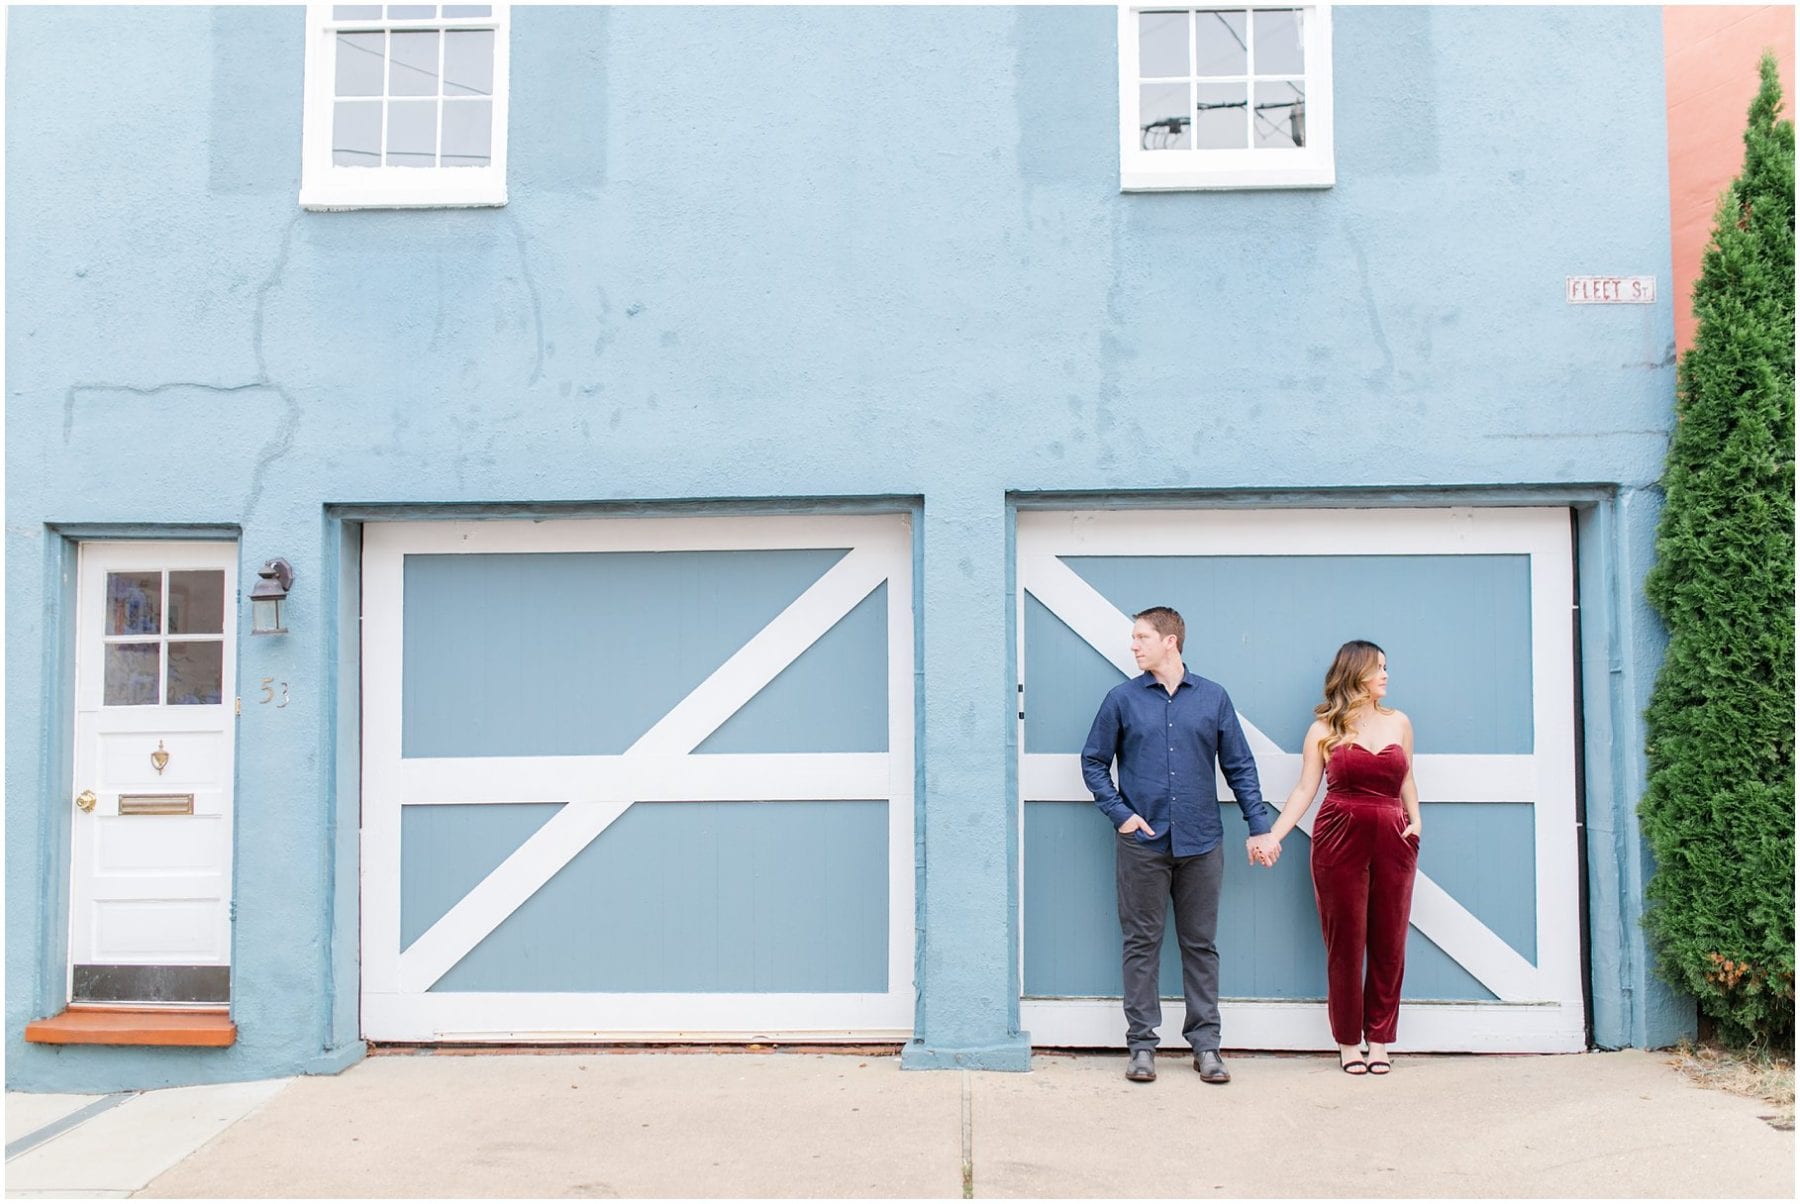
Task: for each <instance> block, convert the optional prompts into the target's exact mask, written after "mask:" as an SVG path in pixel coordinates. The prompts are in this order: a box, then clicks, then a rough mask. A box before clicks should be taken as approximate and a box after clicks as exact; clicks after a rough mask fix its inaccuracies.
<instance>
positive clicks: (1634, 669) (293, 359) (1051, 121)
mask: <svg viewBox="0 0 1800 1204" xmlns="http://www.w3.org/2000/svg"><path fill="white" fill-rule="evenodd" d="M513 21H514V24H513V32H512V101H511V104H512V108H511V121H510V127H511V135H510V138H511V141H510V156H511V167H510V172H509V175H510V179H509V185H510V203H509V204H508V205H507V206H506V207H505V208H504V209H500V210H465V211H454V210H451V211H424V212H360V213H335V214H322V213H304V212H302V211H301V210H300V209H299V208H298V205H297V201H296V198H297V194H298V189H299V145H300V120H301V112H300V101H301V67H302V44H303V32H304V19H303V12H302V10H301V9H299V8H297V7H295V8H256V7H249V8H218V9H207V8H155V7H141V8H48V7H44V8H36V7H26V8H16V9H13V10H12V12H11V15H10V19H9V29H8V46H7V53H8V60H7V78H6V89H7V106H8V111H7V123H6V137H7V173H6V188H7V210H6V219H7V312H8V321H7V347H6V350H7V368H6V389H7V478H6V486H7V497H6V501H7V512H8V519H7V534H6V538H7V556H6V585H7V633H6V638H7V648H6V655H7V675H6V677H7V681H6V689H7V698H6V701H7V716H6V740H7V759H6V794H7V804H6V805H7V850H6V856H7V885H6V890H7V896H6V897H7V937H8V940H7V953H6V958H7V974H6V979H7V1003H6V1039H7V1054H8V1057H7V1081H8V1085H9V1086H11V1087H17V1088H23V1089H31V1090H51V1089H61V1090H101V1089H108V1088H112V1087H118V1086H134V1087H142V1086H151V1085H156V1084H159V1083H166V1082H178V1081H199V1080H205V1079H222V1078H245V1077H253V1076H260V1075H272V1074H284V1073H292V1072H296V1071H303V1070H308V1069H329V1068H331V1067H334V1066H337V1065H341V1064H343V1062H344V1061H345V1060H346V1059H352V1058H354V1057H355V1056H357V1054H358V1052H359V1046H358V1044H357V1041H356V1024H355V1014H356V1002H355V1000H356V945H355V931H356V928H355V916H354V907H355V898H356V894H355V873H356V870H355V849H356V841H355V831H354V815H355V797H354V793H353V791H354V785H355V768H354V767H355V746H354V732H355V728H356V723H355V716H354V707H355V696H354V681H353V678H351V679H350V680H347V675H349V674H350V671H351V670H352V669H353V667H354V665H355V650H354V646H353V639H354V634H353V627H354V625H353V623H348V622H346V616H347V615H349V614H353V608H352V604H351V603H350V602H347V601H346V598H349V599H353V598H354V596H355V593H354V591H355V580H354V561H355V551H354V540H355V538H356V529H355V527H354V525H353V524H345V523H343V522H342V521H340V520H341V518H342V516H344V515H346V514H350V515H353V514H355V513H362V512H364V511H356V510H339V509H334V507H345V506H349V507H356V506H362V507H377V506H380V505H383V504H390V503H391V504H407V505H413V506H420V507H429V506H433V505H456V504H465V505H470V506H483V505H502V504H511V503H521V504H525V505H527V506H530V505H540V504H551V503H596V504H598V503H609V502H632V503H651V504H654V503H657V502H662V501H666V500H678V499H687V500H694V499H697V500H702V501H708V502H717V503H718V504H719V505H720V506H722V507H723V506H727V505H729V504H731V502H732V500H734V499H806V498H826V497H829V498H840V497H850V498H854V497H869V496H882V497H893V498H918V499H922V505H923V509H922V521H921V522H920V524H919V527H918V530H917V536H918V539H919V541H920V549H921V551H920V562H919V564H920V582H921V585H920V589H921V594H920V602H921V610H920V612H919V613H920V614H921V616H922V623H923V635H922V658H921V668H922V678H921V681H922V684H921V696H920V704H921V709H922V714H923V717H924V718H923V730H922V740H921V744H920V748H921V759H922V765H923V773H922V776H921V781H922V783H923V787H922V792H921V804H920V805H921V812H920V820H919V823H920V830H921V832H922V834H923V845H922V847H923V850H924V852H923V856H924V859H925V865H926V869H925V872H924V874H923V876H922V883H923V885H922V889H921V892H920V901H919V906H920V915H919V923H920V931H921V933H922V934H923V935H922V938H921V952H920V959H919V992H920V1001H919V1008H918V1013H917V1024H918V1040H917V1041H915V1042H914V1043H913V1044H912V1045H911V1046H909V1047H908V1051H907V1058H908V1064H910V1065H920V1066H928V1065H941V1064H957V1063H963V1064H975V1065H1019V1064H1022V1057H1023V1050H1024V1043H1023V1040H1022V1038H1021V1037H1020V1035H1019V1034H1018V1032H1017V1020H1016V1016H1017V991H1018V983H1017V981H1016V968H1015V969H1009V967H1016V956H1015V953H1014V948H1013V944H1012V942H1013V939H1014V936H1013V927H1012V920H1011V919H1010V918H1009V917H1011V916H1012V912H1011V908H1012V907H1014V906H1015V900H1016V889H1017V884H1016V882H1015V881H1014V877H1015V875H1014V872H1013V868H1012V867H1013V866H1014V865H1015V864H1016V860H1015V853H1016V846H1015V844H1014V841H1015V840H1016V835H1015V826H1016V813H1015V802H1014V799H1015V797H1016V796H1015V794H1014V793H1013V788H1012V771H1011V768H1010V767H1011V764H1012V761H1011V757H1012V755H1013V752H1012V749H1011V746H1010V741H1011V740H1012V738H1013V724H1012V722H1011V719H1010V713H1011V709H1010V708H1011V697H1010V696H1011V692H1012V687H1011V684H1010V683H1011V676H1010V675H1011V672H1012V669H1011V652H1010V648H1011V647H1012V645H1011V643H1010V642H1009V640H1008V632H1009V618H1008V614H1009V604H1008V602H1007V598H1008V588H1009V582H1010V577H1009V571H1008V562H1009V554H1010V535H1009V515H1010V513H1011V511H1010V505H1011V503H1009V500H1008V498H1009V495H1013V496H1015V497H1017V496H1022V495H1033V496H1035V495H1045V494H1059V495H1071V496H1072V495H1095V496H1103V497H1107V498H1118V499H1122V500H1136V501H1144V500H1150V501H1170V500H1187V501H1193V500H1195V499H1203V500H1210V501H1212V502H1223V503H1230V502H1232V501H1239V500H1246V499H1248V498H1250V497H1252V496H1262V493H1261V491H1280V490H1293V491H1299V492H1297V493H1295V494H1293V495H1292V496H1293V497H1295V498H1299V499H1301V500H1306V499H1311V500H1313V501H1315V502H1316V501H1318V500H1320V498H1321V497H1324V498H1326V499H1327V500H1329V498H1330V497H1331V496H1334V495H1333V494H1332V492H1331V491H1338V490H1360V491H1362V492H1359V493H1356V494H1355V496H1357V497H1358V498H1362V499H1372V500H1376V501H1380V500H1384V499H1402V500H1404V499H1415V500H1420V501H1424V502H1430V501H1433V500H1437V501H1441V500H1443V498H1444V497H1446V496H1450V494H1449V493H1447V492H1446V491H1454V490H1456V489H1459V488H1462V487H1472V488H1478V489H1482V490H1485V493H1483V494H1481V495H1480V496H1486V497H1490V498H1495V499H1499V500H1506V499H1509V498H1511V497H1513V496H1515V495H1514V493H1512V492H1509V490H1510V489H1511V487H1513V486H1515V485H1517V486H1535V487H1537V491H1536V492H1535V493H1534V494H1532V495H1531V496H1532V497H1533V498H1534V499H1536V500H1543V499H1544V498H1549V499H1552V500H1555V499H1566V500H1569V501H1572V502H1573V501H1580V502H1582V503H1583V505H1584V506H1585V507H1586V509H1585V510H1584V512H1583V513H1584V519H1583V522H1584V527H1583V531H1584V544H1583V564H1584V578H1583V579H1584V588H1586V589H1588V591H1589V592H1588V593H1587V594H1586V595H1584V597H1585V598H1586V599H1587V600H1588V601H1589V602H1590V603H1592V604H1593V610H1592V611H1591V612H1590V613H1589V618H1588V623H1587V627H1586V629H1585V630H1586V633H1587V639H1586V641H1585V644H1584V665H1585V666H1586V668H1587V672H1588V676H1587V681H1588V691H1589V693H1588V696H1587V700H1586V704H1587V713H1588V718H1589V727H1590V729H1593V728H1594V726H1595V725H1596V723H1602V724H1603V725H1604V726H1606V727H1607V731H1606V733H1605V738H1606V739H1607V740H1608V743H1606V744H1601V745H1596V744H1595V743H1594V741H1593V739H1592V737H1591V738H1590V742H1589V760H1588V772H1589V783H1588V785H1589V798H1588V810H1589V817H1590V826H1591V830H1592V831H1594V832H1595V833H1596V834H1601V833H1602V828H1604V832H1603V835H1604V839H1596V840H1594V841H1592V842H1591V843H1590V869H1591V871H1592V873H1593V890H1592V894H1591V899H1590V902H1591V906H1592V910H1593V918H1592V923H1593V932H1594V941H1595V965H1596V981H1597V988H1596V1024H1597V1029H1596V1032H1597V1037H1598V1039H1599V1040H1600V1041H1601V1042H1602V1043H1607V1044H1646V1043H1657V1042H1659V1041H1665V1040H1668V1039H1671V1038H1672V1037H1673V1036H1674V1035H1676V1034H1678V1033H1679V1032H1680V1031H1682V1029H1683V1027H1684V1026H1685V1024H1686V1023H1688V1021H1687V1020H1686V1019H1684V1012H1683V1008H1682V1005H1681V1003H1680V1001H1679V1000H1675V999H1673V998H1672V997H1671V996H1669V994H1668V992H1667V991H1666V989H1665V988H1663V987H1661V986H1660V984H1658V983H1657V981H1656V980H1655V979H1654V977H1653V976H1652V974H1651V972H1650V971H1649V969H1648V968H1647V955H1646V954H1645V951H1644V948H1643V942H1642V939H1641V936H1640V935H1639V933H1638V930H1637V923H1636V917H1637V912H1638V909H1639V906H1640V902H1639V901H1640V899H1641V889H1642V878H1643V875H1644V871H1645V865H1644V853H1643V850H1642V846H1641V843H1640V842H1639V841H1638V838H1637V832H1636V824H1635V819H1634V818H1633V808H1634V806H1635V800H1636V797H1637V791H1638V789H1639V788H1640V786H1641V778H1642V767H1641V753H1640V751H1639V750H1640V749H1641V745H1642V739H1641V732H1640V729H1639V727H1638V719H1637V716H1638V713H1639V710H1640V709H1641V705H1642V701H1643V698H1644V696H1645V694H1646V693H1647V691H1648V688H1649V683H1650V680H1651V678H1652V676H1653V674H1654V670H1655V666H1656V663H1657V658H1658V656H1659V654H1660V644H1659V639H1660V637H1659V635H1658V632H1657V629H1656V626H1655V623H1654V620H1653V619H1652V617H1651V616H1650V615H1649V613H1648V611H1647V610H1646V609H1645V608H1644V606H1643V604H1642V602H1641V597H1640V590H1639V588H1638V587H1639V583H1640V582H1641V579H1642V576H1643V573H1644V571H1645V569H1646V567H1647V565H1648V559H1649V549H1650V546H1651V539H1652V535H1653V531H1654V524H1655V516H1656V508H1657V495H1656V492H1655V489H1654V483H1655V481H1656V479H1657V476H1658V474H1659V471H1660V465H1661V457H1662V454H1663V450H1664V447H1665V442H1666V433H1667V430H1668V427H1669V423H1670V410H1671V397H1672V391H1673V376H1674V370H1673V328H1672V320H1671V313H1670V306H1669V299H1668V296H1667V292H1668V290H1667V288H1666V287H1665V289H1664V290H1663V293H1664V296H1663V299H1662V300H1661V301H1660V302H1659V303H1658V304H1656V305H1654V306H1648V307H1607V306H1591V307H1570V306H1567V305H1565V304H1564V303H1563V300H1562V278H1563V277H1564V276H1565V275H1567V274H1583V273H1613V272H1619V273H1626V272H1629V273H1643V274H1654V275H1656V276H1658V277H1659V279H1661V280H1663V281H1665V282H1666V281H1667V280H1668V273H1669V241H1668V203H1667V185H1666V157H1665V137H1664V127H1663V103H1664V102H1663V81H1662V70H1661V61H1662V44H1661V29H1660V17H1659V15H1658V10H1656V9H1655V8H1629V9H1627V8H1558V9H1523V8H1380V7H1371V8H1360V7H1349V8H1344V9H1341V10H1338V11H1337V13H1336V15H1335V30H1334V33H1335V38H1334V58H1333V67H1334V74H1335V97H1336V106H1337V179H1338V183H1337V185H1336V186H1335V187H1333V188H1331V189H1326V190H1318V191H1276V192H1247V193H1211V194H1209V193H1183V194H1161V195H1121V194H1120V193H1119V191H1118V186H1117V184H1118V177H1117V171H1118V147H1117V100H1116V97H1117V91H1116V73H1117V67H1116V55H1115V45H1114V43H1115V34H1114V28H1115V21H1116V18H1115V14H1114V10H1113V9H1111V8H1110V7H1093V8H1022V9H1014V8H997V7H996V8H972V9H971V8H958V9H933V8H873V7H871V8H857V9H838V8H805V9H782V8H732V9H704V8H678V9H659V8H625V9H617V10H609V9H604V8H581V9H575V8H536V7H529V8H527V7H522V8H519V9H517V10H516V11H515V12H514V15H513ZM1597 63H1599V64H1605V69H1604V70H1595V69H1594V65H1595V64H1597ZM1595 114H1604V115H1605V116H1604V120H1603V121H1600V122H1599V123H1598V124H1596V118H1595V116H1594V115H1595ZM1469 496H1476V495H1469ZM1518 496H1520V497H1523V496H1525V495H1524V494H1523V493H1519V494H1518ZM420 512H424V511H420ZM179 524H202V525H210V526H211V527H213V528H220V529H225V530H228V531H236V532H238V533H240V538H241V554H242V559H243V563H244V565H245V566H246V569H245V571H246V573H249V572H250V570H251V569H253V568H254V566H255V565H256V564H258V563H260V562H261V561H262V560H263V559H265V558H267V557H269V556H273V555H284V556H286V557H288V558H289V559H290V560H291V561H292V562H293V563H294V565H295V568H296V569H297V571H298V580H299V583H300V584H299V587H298V588H297V589H296V591H295V593H294V595H293V599H292V607H291V616H290V619H289V626H290V628H291V630H292V632H293V634H291V635H290V636H288V637H286V638H285V639H277V640H248V639H246V640H244V641H243V642H242V644H241V649H240V662H239V674H240V682H241V683H243V682H254V681H256V680H257V679H259V678H261V677H264V676H274V677H277V678H280V679H282V680H286V681H289V682H291V683H292V696H293V700H294V701H293V703H292V705H290V706H289V707H288V708H286V709H285V710H282V711H280V712H277V713H266V712H263V711H261V710H258V709H253V708H248V707H247V708H246V712H245V714H244V717H243V719H242V720H241V722H240V724H239V730H238V795H237V806H238V820H237V850H236V882H237V886H236V900H237V922H236V937H235V987H236V999H235V1010H236V1014H237V1018H238V1022H239V1026H240V1031H241V1034H242V1037H241V1040H240V1042H239V1044H238V1045H237V1046H235V1047H233V1048H232V1049H230V1050H226V1051H219V1052H204V1053H195V1052H182V1051H148V1052H145V1051H133V1050H109V1049H66V1050H61V1051H58V1050H53V1049H46V1048H41V1047H35V1046H27V1045H25V1044H24V1043H23V1041H22V1030H23V1027H24V1025H25V1023H26V1022H27V1021H28V1020H30V1019H32V1018H33V1017H34V1016H37V1015H42V1014H45V1012H46V1011H47V1010H54V1009H55V1007H56V1006H58V1005H59V1003H60V990H61V978H60V976H61V966H62V958H63V956H64V952H63V946H62V944H61V941H62V940H63V938H62V936H61V935H60V934H61V931H62V926H63V925H65V924H66V903H65V901H64V896H63V893H62V892H64V891H65V890H66V888H65V887H64V885H63V883H64V878H63V877H62V875H66V865H65V863H66V858H67V853H66V847H65V846H66V843H67V839H68V827H67V819H66V812H67V807H66V805H65V803H64V801H63V800H64V799H65V798H66V796H67V795H68V793H69V791H68V786H69V782H68V776H69V775H68V770H67V768H66V766H67V764H68V756H67V731H66V728H67V722H68V720H67V699H66V694H64V693H63V692H62V686H61V685H60V683H61V682H62V681H63V680H64V679H65V677H66V672H67V664H66V658H67V655H68V645H67V641H68V639H69V632H68V626H67V614H66V612H67V599H66V591H67V589H68V579H69V576H70V571H71V568H70V566H71V565H72V560H71V559H70V555H69V547H70V544H69V543H68V542H67V540H68V539H69V538H72V537H79V536H81V535H83V534H87V533H93V532H101V531H113V532H125V533H133V532H136V533H144V534H155V533H159V532H161V533H167V532H168V531H169V530H170V529H171V528H172V527H173V526H175V525H179ZM1596 540H1597V541H1599V542H1598V543H1597V544H1596V543H1595V541H1596ZM346 590H348V594H346V592H345V591H346ZM1595 593H1598V594H1599V595H1600V596H1599V597H1598V598H1595V597H1594V594H1595ZM239 692H240V693H244V694H248V690H247V689H245V688H243V687H242V686H240V690H239ZM1596 749H1598V751H1599V753H1600V754H1601V755H1599V756H1596ZM340 815H347V816H349V817H350V818H349V819H340ZM1003 920H1004V922H1003ZM1602 966H1604V968H1605V969H1604V973H1605V974H1606V975H1610V976H1611V977H1607V978H1605V979H1604V980H1602ZM1602 996H1604V1001H1603V1000H1602Z"/></svg>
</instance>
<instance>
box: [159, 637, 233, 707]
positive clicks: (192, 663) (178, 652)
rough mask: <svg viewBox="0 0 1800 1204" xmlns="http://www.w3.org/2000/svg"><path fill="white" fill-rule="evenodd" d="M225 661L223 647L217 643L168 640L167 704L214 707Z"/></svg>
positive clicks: (219, 692)
mask: <svg viewBox="0 0 1800 1204" xmlns="http://www.w3.org/2000/svg"><path fill="white" fill-rule="evenodd" d="M224 661H225V645H224V643H223V642H221V641H219V640H209V641H207V642H205V643H201V642H200V641H198V640H195V641H193V642H191V643H190V642H187V641H182V640H170V641H169V705H170V706H217V705H218V702H219V697H220V694H221V693H222V691H221V690H220V688H219V686H220V678H221V677H222V676H223V672H222V669H223V666H224Z"/></svg>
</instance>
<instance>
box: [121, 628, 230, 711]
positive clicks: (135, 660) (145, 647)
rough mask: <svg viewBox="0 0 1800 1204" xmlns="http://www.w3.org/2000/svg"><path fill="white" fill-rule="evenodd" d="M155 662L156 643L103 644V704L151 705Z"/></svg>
mask: <svg viewBox="0 0 1800 1204" xmlns="http://www.w3.org/2000/svg"><path fill="white" fill-rule="evenodd" d="M222 646H223V645H221V647H222ZM156 661H157V645H155V644H108V645H107V646H106V694H105V703H106V705H107V706H109V707H142V706H155V705H156V671H157V665H156Z"/></svg>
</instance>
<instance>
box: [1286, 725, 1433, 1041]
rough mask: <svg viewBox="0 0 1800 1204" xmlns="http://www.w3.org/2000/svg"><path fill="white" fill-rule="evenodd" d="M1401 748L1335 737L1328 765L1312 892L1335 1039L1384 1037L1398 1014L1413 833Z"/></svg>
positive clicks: (1414, 860)
mask: <svg viewBox="0 0 1800 1204" xmlns="http://www.w3.org/2000/svg"><path fill="white" fill-rule="evenodd" d="M1406 774H1407V760H1406V750H1405V749H1404V748H1402V747H1401V746H1400V745H1398V744H1390V745H1388V746H1387V747H1386V748H1383V749H1381V750H1379V751H1374V750H1371V749H1367V748H1364V747H1362V746H1361V745H1360V744H1350V743H1345V744H1340V745H1338V746H1337V747H1336V748H1334V749H1332V750H1331V756H1330V758H1329V759H1328V760H1327V761H1326V764H1325V781H1326V788H1325V801H1324V802H1322V803H1320V804H1319V814H1318V818H1317V819H1315V820H1314V821H1313V830H1312V875H1313V896H1314V898H1315V899H1317V901H1318V905H1319V928H1320V930H1321V931H1322V932H1323V933H1324V936H1325V992H1326V1011H1327V1012H1328V1013H1329V1014H1330V1016H1331V1035H1332V1039H1333V1040H1335V1041H1336V1042H1337V1043H1338V1044H1339V1045H1360V1044H1362V1042H1363V1039H1364V1037H1365V1036H1366V1037H1367V1038H1368V1039H1369V1040H1370V1041H1377V1042H1380V1043H1381V1044H1384V1045H1385V1044H1387V1043H1388V1042H1390V1041H1392V1040H1393V1039H1394V1033H1395V1030H1396V1028H1397V1027H1398V1025H1399V1021H1400V979H1401V977H1402V975H1403V974H1404V973H1405V970H1406V925H1407V919H1408V917H1409V916H1410V915H1411V913H1412V889H1413V872H1414V870H1415V869H1417V867H1418V864H1419V838H1418V837H1417V836H1402V835H1401V833H1402V832H1403V831H1404V830H1405V829H1406V823H1407V820H1406V808H1405V806H1404V805H1403V804H1402V803H1401V801H1400V786H1401V784H1402V783H1403V782H1405V781H1406Z"/></svg>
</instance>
